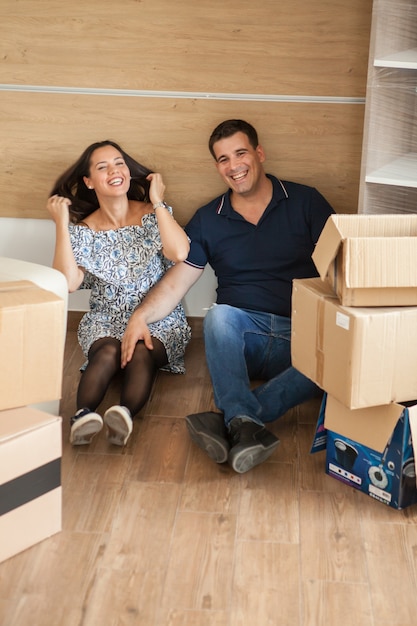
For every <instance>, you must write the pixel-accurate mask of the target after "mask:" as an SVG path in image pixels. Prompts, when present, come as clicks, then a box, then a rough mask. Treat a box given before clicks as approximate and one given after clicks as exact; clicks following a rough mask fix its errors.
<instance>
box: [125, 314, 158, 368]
mask: <svg viewBox="0 0 417 626" xmlns="http://www.w3.org/2000/svg"><path fill="white" fill-rule="evenodd" d="M140 340H142V341H143V342H144V344H145V346H146V347H147V348H148V350H153V343H152V337H151V333H150V332H149V328H148V325H147V324H146V322H145V321H144V320H143V319H142V318H141V317H140V315H139V313H137V312H135V313H133V314H132V317H131V318H130V320H129V322H128V324H127V326H126V330H125V334H124V335H123V339H122V356H121V366H122V368H123V367H126V365H127V364H128V363H129V361H131V359H132V356H133V352H134V351H135V347H136V344H137V342H138V341H140Z"/></svg>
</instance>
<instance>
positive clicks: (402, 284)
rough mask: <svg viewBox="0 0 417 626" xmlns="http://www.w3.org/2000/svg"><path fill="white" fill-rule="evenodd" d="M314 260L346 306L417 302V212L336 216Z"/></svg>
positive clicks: (320, 242)
mask: <svg viewBox="0 0 417 626" xmlns="http://www.w3.org/2000/svg"><path fill="white" fill-rule="evenodd" d="M312 258H313V261H314V263H315V265H316V267H317V270H318V272H319V274H320V277H321V279H322V280H327V281H328V282H329V283H330V285H331V286H332V288H333V290H334V292H335V293H336V294H337V296H338V297H339V299H340V301H341V303H342V304H343V305H345V306H401V305H406V306H407V305H417V215H405V214H404V215H340V214H339V215H332V216H331V217H329V219H328V220H327V222H326V224H325V226H324V228H323V230H322V233H321V235H320V237H319V240H318V242H317V244H316V247H315V250H314V252H313V255H312Z"/></svg>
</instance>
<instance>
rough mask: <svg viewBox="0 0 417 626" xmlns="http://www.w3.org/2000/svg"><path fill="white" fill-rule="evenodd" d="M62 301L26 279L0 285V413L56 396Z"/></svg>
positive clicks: (61, 346)
mask: <svg viewBox="0 0 417 626" xmlns="http://www.w3.org/2000/svg"><path fill="white" fill-rule="evenodd" d="M64 341H65V311H64V301H63V300H62V298H59V297H58V296H56V295H55V294H53V293H52V292H50V291H46V290H45V289H41V288H40V287H38V286H36V285H35V284H34V283H31V282H29V281H15V282H3V283H0V410H1V409H9V408H13V407H19V406H26V405H28V404H34V403H36V402H46V401H49V400H55V399H57V398H60V397H61V387H62V370H63V357H64Z"/></svg>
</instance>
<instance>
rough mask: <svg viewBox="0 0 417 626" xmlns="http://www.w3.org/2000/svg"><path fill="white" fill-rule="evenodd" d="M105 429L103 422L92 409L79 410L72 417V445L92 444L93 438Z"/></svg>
mask: <svg viewBox="0 0 417 626" xmlns="http://www.w3.org/2000/svg"><path fill="white" fill-rule="evenodd" d="M102 428H103V420H102V419H101V416H100V415H99V414H98V413H94V412H93V411H90V409H87V408H85V409H79V410H78V411H77V412H76V414H75V415H74V416H73V417H71V431H70V443H72V445H73V446H83V445H87V444H89V443H91V441H92V439H93V437H94V436H95V435H97V433H99V432H100V430H101V429H102Z"/></svg>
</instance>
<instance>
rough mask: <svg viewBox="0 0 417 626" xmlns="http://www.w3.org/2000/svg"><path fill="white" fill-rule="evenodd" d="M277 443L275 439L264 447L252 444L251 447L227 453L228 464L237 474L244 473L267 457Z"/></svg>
mask: <svg viewBox="0 0 417 626" xmlns="http://www.w3.org/2000/svg"><path fill="white" fill-rule="evenodd" d="M278 445H279V441H276V442H275V443H274V444H272V445H270V446H268V448H265V447H264V446H262V445H260V444H258V445H254V446H253V447H252V448H248V447H245V448H243V449H242V450H240V451H236V452H233V449H232V451H231V454H229V458H228V462H229V465H230V466H231V467H232V468H233V469H234V470H235V472H237V473H238V474H244V473H245V472H248V471H249V470H251V469H252V468H253V467H256V466H257V465H260V464H261V463H263V462H264V461H266V459H268V458H269V457H270V456H271V455H272V454H273V452H274V451H275V450H276V448H277V447H278Z"/></svg>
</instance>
